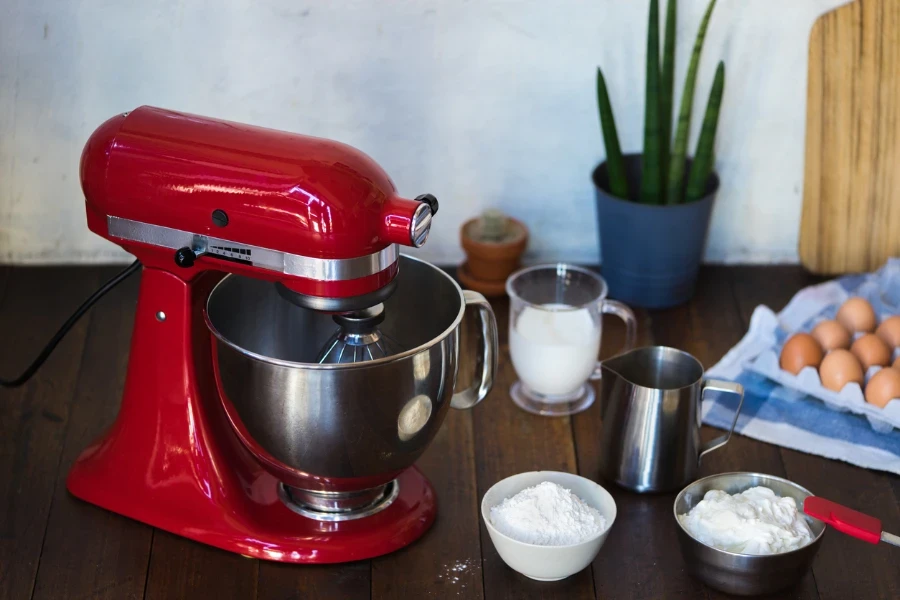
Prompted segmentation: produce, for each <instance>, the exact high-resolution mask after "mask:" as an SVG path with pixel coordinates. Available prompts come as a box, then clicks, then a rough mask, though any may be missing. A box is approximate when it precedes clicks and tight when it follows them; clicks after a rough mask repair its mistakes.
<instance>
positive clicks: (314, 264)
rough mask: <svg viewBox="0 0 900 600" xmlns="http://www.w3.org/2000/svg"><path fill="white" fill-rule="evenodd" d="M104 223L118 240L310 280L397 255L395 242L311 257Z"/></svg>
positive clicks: (342, 276) (376, 269)
mask: <svg viewBox="0 0 900 600" xmlns="http://www.w3.org/2000/svg"><path fill="white" fill-rule="evenodd" d="M106 224H107V229H108V231H109V235H110V236H111V237H114V238H118V239H121V240H128V241H132V242H140V243H143V244H150V245H153V246H160V247H162V248H170V249H172V250H178V249H179V248H192V249H203V255H212V256H219V257H221V258H227V259H231V260H238V261H242V262H245V263H248V264H251V265H253V266H254V267H259V268H262V269H268V270H270V271H276V272H278V273H284V274H285V275H293V276H295V277H303V278H305V279H312V280H314V281H347V280H350V279H359V278H360V277H366V276H368V275H374V274H375V273H380V272H381V271H384V270H385V269H387V268H388V267H390V266H391V265H393V264H394V263H396V262H397V261H398V260H399V258H400V250H399V248H398V246H397V244H391V245H390V246H388V247H387V248H385V249H384V250H381V251H379V252H376V253H374V254H369V255H367V256H359V257H356V258H313V257H310V256H300V255H299V254H288V253H286V252H278V251H277V250H270V249H268V248H261V247H259V246H249V245H247V244H241V243H238V242H232V241H230V240H225V239H221V238H215V237H210V236H206V235H201V234H197V233H191V232H190V231H182V230H180V229H172V228H170V227H163V226H161V225H151V224H149V223H141V222H140V221H132V220H130V219H122V218H120V217H107V218H106Z"/></svg>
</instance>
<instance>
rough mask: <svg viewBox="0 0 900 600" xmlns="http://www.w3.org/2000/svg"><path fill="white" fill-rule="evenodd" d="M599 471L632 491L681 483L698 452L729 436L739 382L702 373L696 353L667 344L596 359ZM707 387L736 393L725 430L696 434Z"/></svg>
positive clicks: (720, 443)
mask: <svg viewBox="0 0 900 600" xmlns="http://www.w3.org/2000/svg"><path fill="white" fill-rule="evenodd" d="M601 372H602V378H601V393H600V405H601V410H602V414H603V426H602V429H601V440H600V448H601V455H600V462H601V465H600V469H601V471H600V472H601V475H602V476H603V477H604V478H605V479H607V480H609V481H614V482H616V483H617V484H619V485H620V486H622V487H624V488H627V489H630V490H633V491H636V492H664V491H674V490H678V489H680V488H682V487H684V486H685V485H687V484H688V483H689V482H691V481H693V480H694V479H695V476H696V473H697V469H698V467H699V465H700V460H701V459H702V458H703V456H704V455H705V454H707V453H709V452H712V451H713V450H716V449H717V448H721V447H722V446H724V445H725V444H727V443H728V440H729V439H731V434H732V432H733V431H734V426H735V424H737V419H738V415H739V414H740V412H741V405H742V404H743V402H744V388H743V387H742V386H741V385H740V384H737V383H731V382H728V381H718V380H714V379H707V380H704V379H703V365H701V364H700V361H698V360H697V359H696V358H694V357H693V356H691V355H690V354H688V353H687V352H682V351H681V350H676V349H674V348H666V347H664V346H649V347H643V348H635V349H634V350H631V351H630V352H626V353H624V354H620V355H618V356H615V357H613V358H611V359H609V360H605V361H603V363H602V364H601ZM707 390H716V391H720V392H728V393H732V394H737V395H738V396H739V398H740V400H739V401H738V407H737V410H736V411H735V413H734V421H733V422H732V423H731V429H730V430H729V431H728V433H726V434H724V435H722V436H720V437H717V438H715V439H713V440H710V441H709V442H707V443H706V444H701V442H700V402H701V400H702V399H703V395H704V394H705V393H706V391H707Z"/></svg>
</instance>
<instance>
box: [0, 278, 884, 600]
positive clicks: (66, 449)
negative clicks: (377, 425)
mask: <svg viewBox="0 0 900 600" xmlns="http://www.w3.org/2000/svg"><path fill="white" fill-rule="evenodd" d="M116 271H117V269H110V268H6V269H4V268H2V267H0V340H2V341H3V343H2V344H0V370H2V373H3V374H4V375H5V376H9V375H12V374H13V373H17V372H18V371H19V370H20V369H21V368H23V367H24V365H25V364H26V363H27V362H28V361H30V360H31V358H32V357H33V356H34V355H35V354H36V353H37V351H38V350H39V349H40V347H41V346H42V345H43V344H44V343H45V341H46V340H47V338H48V337H49V336H50V335H51V334H52V333H53V332H54V331H55V329H56V328H57V327H58V326H59V324H60V323H61V321H62V320H63V319H64V318H66V317H67V316H68V314H69V312H70V311H71V310H72V309H73V308H74V307H75V306H77V304H78V303H80V302H81V301H82V299H84V298H85V297H86V296H87V295H88V294H89V293H90V292H91V291H93V290H94V289H95V288H96V287H97V286H98V285H99V284H100V283H101V282H102V281H103V280H105V279H106V278H107V277H109V276H110V275H111V274H113V273H114V272H116ZM812 281H813V280H812V279H811V278H810V277H809V276H808V275H806V274H805V273H804V272H803V271H801V270H800V269H798V268H795V267H771V268H751V267H741V268H726V267H710V268H706V269H704V271H703V273H702V277H701V281H700V284H699V288H698V290H697V295H696V297H695V298H694V300H693V301H692V302H691V303H690V304H688V305H686V306H682V307H679V308H676V309H672V310H666V311H654V312H649V313H648V312H646V311H638V318H639V322H640V330H639V334H640V341H641V342H643V343H649V342H655V343H662V344H667V345H671V346H676V347H679V348H683V349H686V350H688V351H689V352H691V353H693V354H694V355H696V356H697V357H698V358H700V360H701V361H703V363H704V364H705V365H706V366H711V365H712V364H713V363H714V362H715V361H716V360H718V359H719V358H720V357H721V356H722V354H723V353H724V352H725V351H726V350H728V349H729V348H730V347H731V346H732V345H734V344H735V343H736V342H737V341H738V340H739V339H740V337H741V335H742V334H743V332H744V331H745V330H746V328H747V323H748V320H749V318H750V314H751V312H752V310H753V308H754V307H755V306H756V305H758V304H761V303H765V304H767V305H769V306H770V307H772V308H774V309H780V308H781V307H782V306H783V305H784V304H785V303H786V302H787V300H788V299H790V297H791V296H792V295H793V293H794V292H796V291H797V290H798V289H799V288H801V287H803V286H805V285H808V284H809V283H811V282H812ZM136 293H137V278H136V277H134V278H132V279H131V280H129V281H127V282H126V283H124V284H123V285H122V286H120V288H119V289H116V290H115V291H113V292H112V293H111V294H110V295H109V296H108V297H106V298H104V299H103V300H102V301H101V303H100V304H99V305H98V306H97V307H96V308H94V310H93V311H92V312H91V313H90V314H89V315H88V316H87V317H86V318H85V319H83V320H82V322H81V323H80V324H79V325H78V326H77V327H76V328H75V330H73V332H72V333H71V334H70V335H69V336H68V337H67V338H66V339H65V340H64V342H63V343H62V345H61V346H60V347H59V349H58V350H57V351H56V353H55V354H54V355H53V356H52V357H51V358H50V360H49V361H48V362H47V364H46V365H45V367H44V368H43V369H42V370H41V371H40V372H39V373H38V375H37V376H36V377H35V378H34V380H32V381H31V382H29V383H28V384H27V385H26V386H25V387H22V388H20V389H17V390H12V391H10V390H0V597H2V598H10V599H15V600H18V599H25V598H31V597H33V598H40V599H52V600H57V599H61V598H109V599H115V600H119V599H123V598H141V597H144V598H153V599H156V598H179V599H180V598H185V599H187V598H217V599H220V598H277V599H287V598H327V599H337V598H348V599H355V598H373V599H382V598H400V599H402V600H414V599H419V598H445V597H448V598H457V597H459V598H488V599H493V598H498V599H499V598H565V599H573V598H595V597H596V598H691V599H693V598H714V597H718V596H719V594H717V593H716V592H714V591H712V590H710V589H707V588H705V587H704V586H703V585H701V584H699V583H698V582H696V581H694V580H693V579H691V578H690V577H689V576H688V575H687V573H685V570H684V565H683V564H682V560H681V556H680V555H679V551H678V548H677V546H676V539H675V530H674V523H673V519H672V513H671V511H672V498H673V496H672V495H658V496H640V495H635V494H630V493H626V492H624V491H622V490H619V489H617V488H615V487H614V486H608V488H609V489H610V491H611V492H612V494H613V495H614V496H615V499H616V502H617V504H618V509H619V516H618V519H617V521H616V524H615V527H614V528H613V530H612V532H611V533H610V536H609V539H608V540H607V542H606V545H605V546H604V548H603V550H602V551H601V553H600V555H599V556H598V558H597V559H596V560H595V561H594V563H593V565H592V567H591V568H590V569H586V570H584V571H583V572H581V573H579V574H577V575H575V576H573V577H571V578H569V579H567V580H565V581H562V582H556V583H544V584H541V583H537V582H534V581H531V580H528V579H526V578H524V577H522V576H520V575H518V574H517V573H515V572H513V571H511V570H510V569H509V568H507V567H506V566H505V565H504V564H503V563H502V561H501V560H500V558H499V557H498V555H497V553H496V551H495V550H494V547H493V545H492V544H491V542H490V540H489V538H488V536H487V533H486V531H485V530H484V526H483V524H481V522H480V517H479V508H478V507H479V501H480V498H481V496H482V494H483V493H484V492H485V490H487V488H488V487H490V486H491V485H492V484H493V483H494V482H496V481H497V480H499V479H501V478H503V477H505V476H507V475H511V474H513V473H518V472H521V471H530V470H535V469H555V470H562V471H572V472H578V473H581V474H582V475H585V476H588V477H596V474H597V469H598V458H599V457H598V432H599V427H600V417H599V412H598V409H597V408H598V407H596V406H595V407H593V408H592V409H590V410H588V411H587V412H585V413H583V414H580V415H578V416H576V417H575V418H572V419H568V418H559V419H548V418H540V417H535V416H532V415H529V414H526V413H524V412H522V411H520V410H519V409H517V408H516V407H515V406H514V405H513V404H512V402H511V401H510V399H509V397H508V393H507V390H508V388H509V385H510V384H511V383H512V382H513V380H514V373H513V369H512V366H511V365H510V364H509V362H508V361H507V360H506V356H507V354H506V350H507V346H506V329H507V326H506V319H507V318H508V317H507V315H508V308H507V304H506V302H503V301H499V302H495V304H494V306H495V309H496V311H497V315H498V319H499V320H500V323H501V336H500V337H501V343H502V344H503V348H504V352H503V356H502V357H501V370H500V373H499V378H498V381H497V384H496V387H495V389H494V391H493V392H492V394H491V395H490V397H489V398H488V399H487V400H485V401H484V402H483V403H482V404H481V405H479V406H478V407H476V408H475V409H474V410H471V411H467V412H461V411H451V413H450V415H449V417H448V418H447V420H446V421H445V423H444V426H443V428H442V430H441V432H440V434H439V435H438V436H437V438H436V439H435V440H434V442H433V444H432V445H431V447H430V448H429V450H428V451H427V452H426V453H425V455H424V456H423V457H422V458H421V460H420V461H419V462H418V465H419V467H420V468H421V469H422V470H423V471H424V472H425V473H426V475H428V477H429V478H430V479H431V481H432V483H433V484H434V486H435V488H436V490H437V492H438V497H439V499H440V506H439V514H438V519H437V521H436V523H435V525H434V527H433V528H432V529H431V530H430V531H429V532H428V533H427V534H426V535H425V536H424V537H423V538H422V539H421V540H419V541H418V542H417V543H415V544H414V545H412V546H411V547H409V548H407V549H404V550H401V551H399V552H396V553H394V554H391V555H389V556H384V557H381V558H377V559H375V560H371V561H364V562H358V563H353V564H346V565H336V566H289V565H281V564H276V563H269V562H260V561H257V560H251V559H247V558H243V557H241V556H237V555H234V554H229V553H227V552H223V551H220V550H216V549H213V548H210V547H206V546H202V545H200V544H197V543H194V542H191V541H188V540H185V539H181V538H178V537H175V536H173V535H170V534H168V533H164V532H162V531H158V530H154V529H153V528H151V527H148V526H145V525H143V524H141V523H138V522H135V521H131V520H129V519H126V518H124V517H120V516H118V515H115V514H111V513H109V512H106V511H104V510H101V509H99V508H96V507H94V506H91V505H88V504H85V503H83V502H80V501H77V500H75V499H74V498H72V497H71V496H69V495H68V493H67V491H66V489H65V485H64V481H65V476H66V473H67V472H68V469H69V467H70V465H71V464H72V462H73V460H74V459H75V457H76V456H77V455H78V454H79V453H80V452H81V450H82V449H83V448H84V447H85V446H86V445H87V444H88V443H89V442H90V441H91V440H92V439H93V438H94V437H95V436H97V435H98V434H99V433H100V432H101V431H102V430H103V429H104V428H105V427H107V426H108V425H109V424H110V423H111V422H112V420H113V419H114V417H115V415H116V411H117V410H118V404H119V394H120V392H121V389H122V385H123V376H124V373H125V366H126V361H127V355H128V343H129V337H130V334H131V321H132V317H133V313H134V307H135V299H136ZM604 336H605V340H604V348H605V351H606V353H609V352H610V351H611V350H614V349H615V348H616V347H617V346H618V345H619V344H620V343H621V340H622V337H623V331H622V328H621V326H619V324H618V323H616V322H614V321H612V320H610V321H608V322H607V329H606V331H605V333H604ZM715 434H716V431H715V430H711V429H706V428H705V431H704V435H705V436H707V437H711V436H713V435H715ZM730 470H754V471H762V472H766V473H771V474H774V475H779V476H784V477H787V478H789V479H791V480H793V481H796V482H798V483H800V484H801V485H803V486H806V487H807V488H809V489H811V490H813V491H815V492H816V493H818V494H820V495H824V496H827V497H829V498H832V499H834V500H837V501H839V502H844V503H846V504H849V505H852V506H854V507H856V508H858V509H860V510H862V511H865V512H868V513H870V514H873V515H877V516H878V517H880V518H881V519H882V520H883V522H884V526H885V528H886V529H888V530H890V531H894V532H900V509H898V499H900V478H898V477H895V476H891V475H887V474H883V473H877V472H874V471H866V470H863V469H859V468H856V467H852V466H850V465H847V464H844V463H840V462H835V461H829V460H825V459H823V458H818V457H815V456H808V455H805V454H801V453H799V452H794V451H791V450H785V449H781V448H778V447H775V446H771V445H768V444H764V443H760V442H756V441H753V440H750V439H747V438H744V437H740V436H736V437H735V438H734V439H732V442H731V443H730V445H729V446H728V447H727V448H726V449H725V450H723V451H721V452H716V453H713V454H712V455H711V457H710V458H709V460H708V461H705V465H704V468H703V471H704V473H703V474H708V473H715V472H721V471H730ZM781 597H784V598H817V597H821V598H833V599H835V600H843V599H847V598H865V599H869V598H900V549H897V548H893V547H887V546H884V545H882V546H871V545H868V544H865V543H863V542H859V541H856V540H852V539H849V538H846V537H844V536H841V535H839V534H836V533H832V534H831V535H829V536H827V538H826V539H825V540H824V543H823V545H822V548H821V551H820V552H819V554H818V556H817V558H816V561H815V564H814V566H813V569H812V571H811V572H810V573H809V574H808V575H807V576H806V577H805V578H804V579H803V581H802V582H801V584H800V585H799V586H798V587H797V588H795V589H793V590H790V591H788V592H786V593H785V594H783V596H781Z"/></svg>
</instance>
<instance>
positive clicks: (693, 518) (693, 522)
mask: <svg viewBox="0 0 900 600" xmlns="http://www.w3.org/2000/svg"><path fill="white" fill-rule="evenodd" d="M678 522H679V523H681V525H682V527H684V528H685V529H686V530H687V532H688V533H690V534H691V535H692V536H693V537H694V538H696V539H697V540H699V541H701V542H703V543H704V544H706V545H708V546H713V547H714V548H718V549H720V550H725V551H727V552H735V553H738V554H780V553H782V552H790V551H791V550H796V549H798V548H802V547H803V546H805V545H807V544H809V543H810V542H811V541H812V540H813V537H814V536H813V534H812V532H811V531H810V529H809V525H808V524H807V523H806V518H805V517H804V515H803V513H801V512H800V511H799V510H797V503H796V502H795V501H794V499H793V498H788V497H784V498H782V497H779V496H777V495H776V494H775V492H773V491H772V490H771V489H769V488H767V487H762V486H759V487H754V488H750V489H749V490H746V491H744V492H741V493H740V494H735V495H733V496H732V495H730V494H728V493H726V492H723V491H720V490H710V491H708V492H706V495H705V496H703V500H701V501H700V502H699V503H698V504H697V506H695V507H694V508H692V509H691V511H690V512H689V513H687V514H685V515H678Z"/></svg>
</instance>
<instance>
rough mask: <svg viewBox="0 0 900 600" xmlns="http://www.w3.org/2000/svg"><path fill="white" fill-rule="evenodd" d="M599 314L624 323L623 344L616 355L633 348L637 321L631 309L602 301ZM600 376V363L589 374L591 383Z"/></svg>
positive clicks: (608, 301)
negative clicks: (616, 318) (610, 316)
mask: <svg viewBox="0 0 900 600" xmlns="http://www.w3.org/2000/svg"><path fill="white" fill-rule="evenodd" d="M600 312H601V313H603V314H607V315H615V316H617V317H619V318H620V319H622V321H624V322H625V344H624V345H623V346H622V348H621V350H619V351H618V352H616V354H622V353H623V352H628V351H629V350H631V349H632V348H634V343H635V340H636V339H637V319H636V318H635V317H634V313H633V312H631V309H630V308H628V307H627V306H625V305H624V304H622V303H621V302H616V301H615V300H604V301H603V304H602V305H601V306H600ZM602 376H603V372H602V371H601V369H600V363H599V362H598V363H597V366H596V367H594V372H593V373H591V381H597V380H598V379H600V378H601V377H602Z"/></svg>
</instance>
